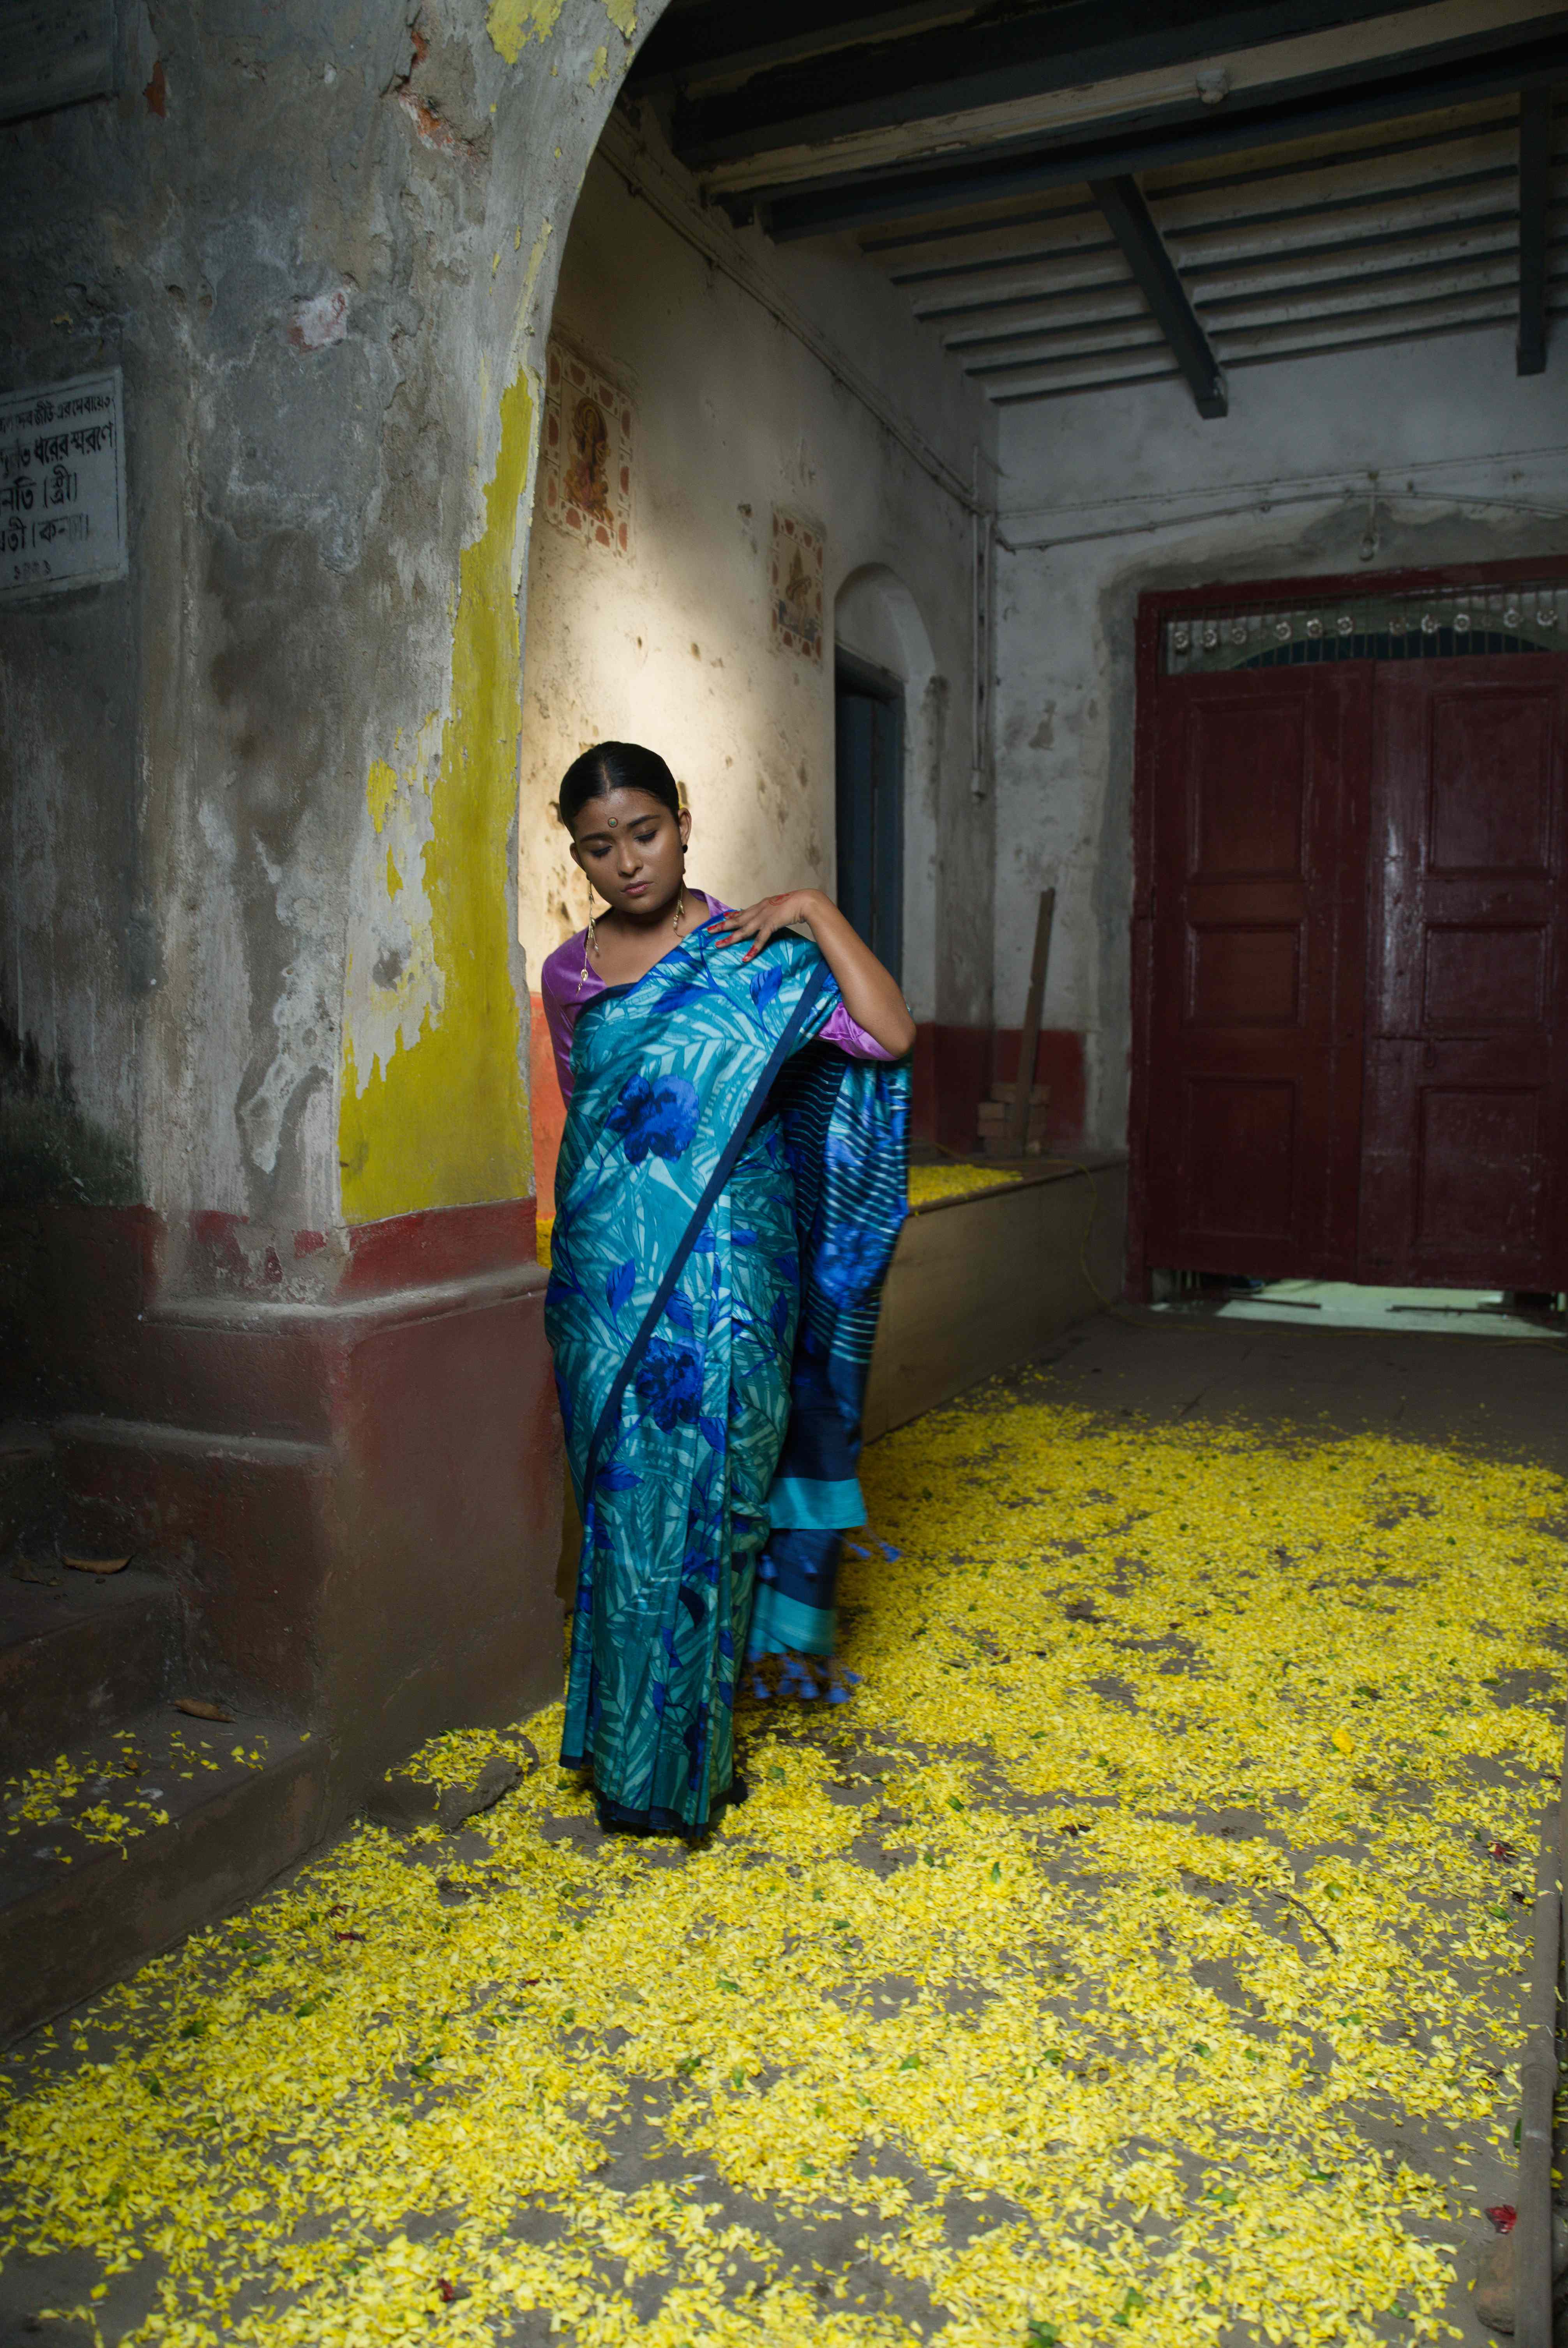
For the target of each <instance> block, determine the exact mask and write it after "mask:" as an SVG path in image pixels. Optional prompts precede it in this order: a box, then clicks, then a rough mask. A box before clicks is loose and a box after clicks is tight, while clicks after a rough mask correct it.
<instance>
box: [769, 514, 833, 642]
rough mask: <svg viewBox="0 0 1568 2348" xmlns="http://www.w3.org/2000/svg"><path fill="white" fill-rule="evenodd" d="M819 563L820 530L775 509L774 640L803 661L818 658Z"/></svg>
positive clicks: (820, 605)
mask: <svg viewBox="0 0 1568 2348" xmlns="http://www.w3.org/2000/svg"><path fill="white" fill-rule="evenodd" d="M822 560H823V537H822V532H821V530H817V529H815V528H814V526H813V525H812V524H811V523H810V522H807V521H803V520H801V518H800V516H799V515H798V514H792V513H786V512H785V511H784V509H783V508H782V507H781V506H775V507H774V543H773V563H772V571H771V573H770V578H771V586H772V592H771V594H770V597H769V605H770V610H771V613H772V624H773V634H774V643H775V644H782V645H783V646H784V650H785V651H786V652H791V653H798V654H800V655H801V656H802V658H803V659H805V660H814V661H819V660H820V659H821V658H822Z"/></svg>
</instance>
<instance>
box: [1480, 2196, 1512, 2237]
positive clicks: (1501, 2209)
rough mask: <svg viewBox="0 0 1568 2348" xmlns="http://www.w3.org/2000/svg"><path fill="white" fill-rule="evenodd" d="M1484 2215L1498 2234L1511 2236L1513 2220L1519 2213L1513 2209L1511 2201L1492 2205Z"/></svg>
mask: <svg viewBox="0 0 1568 2348" xmlns="http://www.w3.org/2000/svg"><path fill="white" fill-rule="evenodd" d="M1486 2214H1487V2216H1488V2217H1489V2218H1490V2219H1491V2222H1492V2224H1493V2225H1494V2226H1495V2227H1496V2229H1497V2230H1498V2232H1499V2233H1500V2234H1512V2231H1513V2221H1514V2219H1515V2218H1516V2217H1517V2216H1518V2214H1519V2213H1518V2211H1517V2210H1516V2209H1514V2206H1513V2204H1512V2201H1498V2202H1495V2203H1494V2204H1493V2205H1492V2207H1491V2209H1489V2210H1488V2211H1487V2213H1486Z"/></svg>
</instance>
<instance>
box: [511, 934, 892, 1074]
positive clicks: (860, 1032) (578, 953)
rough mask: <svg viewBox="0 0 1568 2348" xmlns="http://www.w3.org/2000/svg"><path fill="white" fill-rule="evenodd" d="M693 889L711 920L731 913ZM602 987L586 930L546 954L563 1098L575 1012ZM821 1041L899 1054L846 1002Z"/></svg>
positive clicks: (876, 1056) (867, 1055)
mask: <svg viewBox="0 0 1568 2348" xmlns="http://www.w3.org/2000/svg"><path fill="white" fill-rule="evenodd" d="M695 893H696V894H697V895H698V896H701V897H705V898H706V899H707V901H708V915H707V918H708V919H709V920H712V917H713V915H714V914H715V913H728V912H731V911H733V907H732V906H729V905H724V904H721V902H720V901H719V900H718V898H717V897H715V896H714V895H713V894H712V891H710V890H706V889H700V890H698V891H696V892H695ZM700 926H701V924H699V927H700ZM604 988H605V982H604V981H603V979H602V978H600V975H599V973H598V972H597V971H596V970H595V969H594V967H593V965H592V963H590V962H589V958H588V932H587V931H586V930H579V932H578V933H577V935H576V936H575V937H573V938H568V940H567V942H566V943H565V944H564V945H560V946H557V948H556V950H555V952H554V953H552V954H547V955H546V956H545V960H544V966H543V968H542V969H541V970H540V972H539V994H540V995H541V996H542V998H543V1001H544V1010H545V1024H546V1025H547V1026H548V1029H549V1031H550V1042H551V1044H552V1045H554V1046H555V1056H556V1075H557V1076H559V1079H560V1092H561V1098H562V1100H563V1101H569V1100H570V1098H571V1081H572V1079H571V1038H572V1030H573V1029H574V1028H575V1027H576V1025H577V1014H578V1013H579V1011H580V1010H581V1009H582V1007H583V1005H584V1004H585V1003H591V1002H593V1000H594V998H595V997H596V996H597V995H600V994H603V993H604ZM817 1040H818V1041H819V1042H820V1043H823V1044H836V1045H837V1046H838V1048H839V1050H840V1051H841V1052H847V1053H848V1055H849V1056H850V1058H851V1059H852V1060H891V1059H892V1058H893V1057H894V1054H893V1053H891V1052H889V1051H888V1050H887V1049H886V1046H885V1045H881V1044H879V1043H878V1042H877V1041H876V1036H875V1035H867V1034H866V1030H865V1028H864V1027H862V1026H860V1025H858V1024H857V1022H856V1021H855V1020H853V1019H852V1018H851V1017H850V1015H849V1014H848V1012H847V1011H846V1010H845V1007H844V1005H843V1004H842V1003H840V1004H838V1005H837V1006H836V1007H835V1011H834V1013H833V1015H832V1017H831V1018H830V1019H829V1020H828V1023H827V1025H826V1026H825V1027H824V1028H823V1030H822V1033H821V1035H820V1036H819V1037H818V1039H817Z"/></svg>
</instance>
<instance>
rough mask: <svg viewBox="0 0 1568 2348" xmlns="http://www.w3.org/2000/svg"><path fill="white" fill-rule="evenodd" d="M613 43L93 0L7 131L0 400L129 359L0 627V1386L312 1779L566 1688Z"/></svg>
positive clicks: (66, 1493)
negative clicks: (582, 552)
mask: <svg viewBox="0 0 1568 2348" xmlns="http://www.w3.org/2000/svg"><path fill="white" fill-rule="evenodd" d="M657 13H658V11H657V8H654V9H652V10H650V11H648V12H647V15H648V18H649V19H650V20H651V17H652V16H655V15H657ZM632 26H633V20H632V17H631V15H630V8H629V6H628V5H627V0H619V5H617V0H610V6H609V8H608V10H607V8H606V6H604V5H600V0H564V5H561V6H559V8H557V7H556V6H555V5H553V0H552V5H550V6H545V5H525V0H489V5H486V0H440V5H439V6H438V7H434V8H431V9H429V10H425V11H420V10H417V9H413V8H411V7H409V6H408V5H401V4H400V5H391V0H372V4H371V5H368V6H366V5H363V4H362V0H360V4H357V5H350V4H349V0H279V5H274V6H272V7H270V8H269V9H267V10H265V11H263V12H261V13H260V14H259V15H258V12H256V11H253V10H247V9H238V8H229V7H217V8H214V7H212V6H210V5H197V0H170V5H165V6H162V7H160V8H159V10H158V11H157V14H156V18H153V17H149V13H148V11H147V9H146V7H145V6H143V5H139V0H130V5H127V6H126V7H124V8H123V9H122V10H121V12H120V27H119V39H120V44H121V57H120V94H119V95H118V97H117V98H101V99H97V100H92V101H89V102H87V103H86V104H84V105H80V106H77V107H75V108H69V109H65V110H62V111H60V112H58V113H56V114H53V115H47V116H43V117H40V118H36V119H35V120H32V121H26V122H22V123H19V124H15V125H13V126H11V127H9V128H6V129H0V172H3V174H4V177H5V186H6V191H7V194H6V205H7V214H8V217H9V218H10V220H11V221H12V223H13V229H14V233H13V236H12V238H11V239H10V240H8V245H7V258H6V259H5V263H3V264H0V267H3V270H4V273H5V277H6V279H8V281H9V282H7V283H5V286H4V295H5V298H4V301H3V302H0V317H4V319H5V321H6V322H7V327H8V332H9V339H8V342H7V345H6V346H5V349H4V353H3V355H0V385H3V386H27V385H33V384H37V385H44V384H48V383H51V382H56V381H58V380H61V379H63V378H66V377H68V376H72V375H75V374H78V373H82V372H85V371H86V370H87V368H88V367H93V366H106V365H118V366H120V367H121V368H122V369H123V372H124V382H125V409H126V439H127V473H128V520H129V541H130V562H129V576H128V580H126V581H125V582H121V583H119V584H116V585H110V586H104V587H97V588H91V589H86V590H81V591H77V592H68V593H63V594H60V595H57V596H53V597H47V598H42V599H39V600H36V601H35V602H30V603H26V604H21V605H18V604H15V603H7V604H5V606H3V607H0V790H3V792H4V796H5V802H6V809H5V811H6V816H7V821H6V823H5V829H4V835H3V845H0V874H3V875H4V880H3V886H4V892H5V894H4V906H5V923H4V926H5V928H6V930H7V931H8V932H9V936H10V940H11V942H9V943H8V944H7V948H6V952H5V966H4V969H3V970H0V1017H3V1019H4V1022H5V1027H4V1033H3V1034H0V1212H3V1219H4V1241H5V1282H4V1289H3V1291H0V1303H3V1309H4V1311H5V1315H6V1326H5V1336H6V1338H7V1340H8V1344H7V1352H8V1358H9V1361H10V1365H11V1378H12V1383H13V1387H14V1391H13V1392H12V1393H11V1394H10V1395H8V1397H7V1399H6V1403H5V1410H6V1412H7V1413H8V1414H9V1415H10V1416H23V1417H26V1418H29V1419H34V1420H38V1421H42V1422H45V1423H46V1424H47V1425H48V1426H50V1427H51V1428H52V1430H53V1436H54V1442H55V1450H56V1460H57V1463H58V1469H59V1482H60V1492H61V1500H60V1506H61V1509H62V1512H63V1521H64V1522H65V1523H66V1524H67V1525H68V1527H69V1528H70V1529H72V1530H73V1531H74V1533H75V1535H76V1537H77V1538H78V1539H92V1540H110V1539H112V1540H116V1541H117V1542H118V1541H124V1542H128V1543H130V1544H133V1545H134V1546H135V1548H136V1549H137V1550H138V1553H139V1554H140V1556H141V1557H142V1559H143V1560H144V1561H146V1562H149V1563H152V1564H156V1565H157V1566H159V1567H160V1568H161V1569H162V1570H164V1571H166V1572H167V1573H168V1574H169V1576H170V1577H171V1578H172V1579H173V1580H174V1581H175V1582H176V1583H177V1585H178V1587H179V1591H180V1593H181V1597H182V1601H183V1604H184V1612H185V1619H186V1627H187V1635H188V1640H189V1645H190V1662H191V1668H192V1670H193V1671H195V1672H196V1673H198V1674H199V1675H200V1677H201V1679H202V1684H203V1685H204V1686H206V1687H209V1688H210V1689H211V1690H212V1691H213V1692H215V1693H217V1694H230V1695H232V1696H233V1697H235V1698H236V1699H237V1700H239V1701H249V1702H253V1703H261V1704H266V1705H267V1706H268V1707H269V1708H271V1709H273V1710H275V1711H278V1712H281V1713H282V1714H284V1715H287V1716H290V1717H292V1718H293V1719H295V1720H297V1721H298V1722H300V1723H302V1724H303V1725H310V1726H312V1727H313V1730H317V1731H319V1732H321V1734H322V1735H323V1740H324V1741H325V1742H326V1744H327V1745H328V1746H329V1748H330V1752H331V1756H332V1766H331V1771H330V1787H329V1795H328V1799H329V1807H339V1808H341V1807H342V1806H343V1804H344V1803H346V1802H348V1801H350V1800H352V1799H353V1798H354V1797H355V1796H356V1795H357V1793H358V1791H359V1790H360V1789H361V1787H363V1786H364V1783H365V1781H366V1778H367V1777H368V1776H370V1775H371V1774H374V1772H377V1771H379V1769H380V1768H381V1767H383V1766H384V1765H385V1763H386V1762H388V1761H389V1760H391V1759H392V1758H394V1757H395V1756H396V1755H398V1754H399V1753H401V1752H403V1751H404V1750H405V1749H406V1748H407V1747H408V1746H409V1745H411V1744H412V1743H413V1742H415V1740H416V1739H417V1738H418V1737H420V1736H421V1735H425V1733H427V1732H428V1731H429V1730H430V1729H432V1728H435V1727H437V1726H442V1725H450V1724H453V1723H455V1722H458V1721H465V1720H477V1719H483V1718H489V1717H498V1716H504V1715H508V1714H515V1713H516V1712H517V1711H518V1710H519V1709H521V1708H523V1707H525V1706H526V1705H527V1704H529V1703H531V1702H533V1701H536V1700H538V1698H539V1697H541V1696H543V1695H544V1694H547V1693H548V1691H549V1690H550V1689H551V1688H552V1687H553V1686H554V1685H555V1684H556V1683H557V1680H558V1677H559V1663H560V1607H559V1600H558V1599H557V1597H556V1594H555V1588H554V1584H555V1578H556V1571H557V1560H558V1554H559V1521H560V1471H559V1434H558V1428H557V1423H556V1418H555V1408H554V1401H553V1394H552V1389H551V1383H550V1378H549V1371H548V1355H547V1349H546V1346H545V1342H544V1334H543V1326H542V1294H543V1277H542V1275H541V1273H540V1272H539V1271H538V1266H537V1265H536V1263H535V1262H534V1217H533V1198H532V1189H533V1185H532V1170H531V1149H530V1141H529V1130H528V988H527V973H526V972H525V970H524V968H523V962H522V955H521V953H520V951H519V950H518V944H517V918H516V869H517V842H516V808H517V781H516V778H517V766H518V736H519V727H520V723H521V719H520V671H521V648H520V644H519V620H518V613H519V610H520V608H521V606H520V602H519V595H520V590H521V586H522V582H523V577H524V572H525V566H526V560H527V541H528V521H529V511H530V497H531V486H532V474H533V462H534V455H535V450H536V447H537V438H538V385H539V379H540V369H541V365H542V358H543V351H544V345H545V338H546V335H547V332H548V322H549V309H550V302H551V298H552V295H553V290H554V277H555V268H556V264H557V261H558V258H559V252H560V249H561V245H562V243H563V242H564V238H565V232H566V229H567V225H568V222H569V218H570V213H571V210H572V206H573V203H574V201H575V198H576V192H577V190H578V188H579V185H580V182H581V179H582V175H583V172H584V170H586V167H587V163H588V160H589V156H590V154H591V151H592V148H593V145H594V143H595V141H596V139H597V137H598V134H599V131H600V128H601V126H602V123H603V120H604V118H605V115H606V113H607V112H608V109H609V107H610V101H611V99H612V98H613V95H614V91H615V89H616V88H617V87H618V86H619V82H620V77H622V76H623V74H624V72H625V70H626V67H627V64H628V62H629V60H630V39H629V36H630V32H631V30H632ZM641 29H643V30H646V22H644V24H643V25H642V26H641Z"/></svg>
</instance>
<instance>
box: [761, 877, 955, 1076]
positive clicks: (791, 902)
mask: <svg viewBox="0 0 1568 2348" xmlns="http://www.w3.org/2000/svg"><path fill="white" fill-rule="evenodd" d="M791 922H804V923H805V924H806V927H807V928H808V929H809V930H810V932H811V933H812V936H813V937H814V938H815V940H816V942H817V944H818V945H819V946H820V947H821V948H822V955H823V960H824V961H825V963H826V964H827V966H828V968H829V970H830V971H831V972H832V973H833V974H834V976H835V979H836V980H837V981H838V991H839V993H840V994H842V995H843V997H844V1007H845V1010H846V1011H847V1012H848V1014H849V1015H850V1017H851V1018H852V1019H853V1020H854V1022H855V1024H856V1026H857V1027H864V1028H865V1030H866V1034H867V1035H869V1036H871V1037H872V1038H873V1039H874V1040H875V1041H876V1043H878V1044H880V1045H881V1046H882V1048H883V1050H884V1051H885V1052H891V1053H892V1055H893V1056H894V1058H895V1059H896V1060H901V1059H902V1058H903V1056H904V1055H905V1053H906V1052H908V1051H911V1050H913V1048H914V1044H915V1022H914V1021H913V1020H912V1019H911V1018H910V1016H909V1011H908V1006H907V1004H906V1003H905V1001H904V997H903V995H902V994H900V993H899V990H898V982H897V979H896V978H895V977H894V976H893V975H892V973H891V972H890V971H886V970H885V969H884V968H883V966H882V964H881V963H879V962H878V961H877V959H876V955H875V954H874V953H872V951H871V949H870V947H869V946H868V945H866V942H864V940H863V939H861V938H859V937H857V936H856V932H855V931H854V930H853V929H852V928H851V927H850V925H849V923H848V922H846V921H845V918H844V915H843V914H842V913H841V912H840V911H839V910H838V907H837V906H836V905H835V903H834V901H833V900H832V898H831V897H829V896H826V895H825V894H824V892H823V891H822V890H820V889H791V890H789V891H786V892H785V894H784V896H782V897H763V898H760V899H759V900H758V901H757V902H756V904H754V905H748V906H747V908H746V910H745V911H744V912H743V913H724V914H723V915H721V917H720V920H719V922H718V928H719V930H720V932H721V933H722V934H721V937H720V943H721V944H722V945H726V946H733V945H736V944H738V943H739V942H740V941H741V940H742V939H743V938H750V939H751V941H752V943H751V945H750V946H749V947H748V949H747V951H746V953H744V954H743V956H742V957H741V959H742V960H743V962H750V960H751V959H752V956H753V954H754V953H760V952H761V950H762V948H763V947H764V946H765V945H766V943H767V942H768V940H769V939H770V938H771V937H772V936H773V934H774V932H775V931H776V930H784V929H787V928H788V927H789V925H790V923H791Z"/></svg>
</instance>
